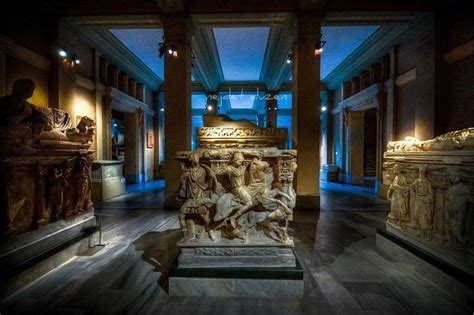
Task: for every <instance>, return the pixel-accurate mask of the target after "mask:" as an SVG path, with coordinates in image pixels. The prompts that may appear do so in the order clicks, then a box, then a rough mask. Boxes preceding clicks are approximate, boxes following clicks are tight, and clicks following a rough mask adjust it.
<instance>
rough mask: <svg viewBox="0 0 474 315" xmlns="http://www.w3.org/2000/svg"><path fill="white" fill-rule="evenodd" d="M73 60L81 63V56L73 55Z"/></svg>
mask: <svg viewBox="0 0 474 315" xmlns="http://www.w3.org/2000/svg"><path fill="white" fill-rule="evenodd" d="M72 61H73V62H74V63H75V64H76V65H78V64H80V63H81V60H79V57H77V56H76V55H74V57H72Z"/></svg>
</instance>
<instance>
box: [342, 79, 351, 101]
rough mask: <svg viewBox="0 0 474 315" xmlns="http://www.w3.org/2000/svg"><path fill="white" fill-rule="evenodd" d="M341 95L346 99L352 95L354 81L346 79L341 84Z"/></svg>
mask: <svg viewBox="0 0 474 315" xmlns="http://www.w3.org/2000/svg"><path fill="white" fill-rule="evenodd" d="M341 95H342V99H343V100H345V99H346V98H349V97H351V95H352V82H351V81H346V82H343V83H342V85H341Z"/></svg>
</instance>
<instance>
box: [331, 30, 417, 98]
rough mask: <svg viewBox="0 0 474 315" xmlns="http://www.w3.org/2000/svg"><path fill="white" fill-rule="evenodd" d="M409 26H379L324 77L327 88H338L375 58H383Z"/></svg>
mask: <svg viewBox="0 0 474 315" xmlns="http://www.w3.org/2000/svg"><path fill="white" fill-rule="evenodd" d="M408 27H409V26H408V24H403V25H384V26H381V27H379V29H378V30H376V31H375V32H374V33H373V34H372V35H371V36H369V38H367V39H366V40H365V41H364V42H363V43H362V44H361V45H360V46H359V47H358V48H357V49H356V50H354V51H353V52H352V53H351V54H350V55H349V56H348V57H347V58H345V59H344V60H343V61H342V62H341V63H340V64H339V65H337V67H336V68H334V70H332V71H331V72H330V73H329V74H328V75H327V76H326V77H325V78H324V83H326V85H327V89H330V90H334V89H336V88H338V87H339V85H340V84H341V83H342V82H343V81H344V80H346V79H347V78H352V77H353V76H355V75H358V74H359V72H360V71H362V70H363V69H365V68H368V67H369V66H370V64H371V63H373V62H374V61H375V60H377V59H380V58H382V57H383V55H385V54H387V53H388V51H389V49H391V47H393V46H394V45H396V44H397V43H399V41H400V38H401V37H402V35H403V34H404V33H405V32H406V31H407V29H408Z"/></svg>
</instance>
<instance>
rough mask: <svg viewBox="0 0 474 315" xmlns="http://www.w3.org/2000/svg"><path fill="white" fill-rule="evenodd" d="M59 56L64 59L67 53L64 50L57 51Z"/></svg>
mask: <svg viewBox="0 0 474 315" xmlns="http://www.w3.org/2000/svg"><path fill="white" fill-rule="evenodd" d="M58 54H59V56H61V57H64V58H66V57H67V52H66V51H65V50H64V49H59V51H58Z"/></svg>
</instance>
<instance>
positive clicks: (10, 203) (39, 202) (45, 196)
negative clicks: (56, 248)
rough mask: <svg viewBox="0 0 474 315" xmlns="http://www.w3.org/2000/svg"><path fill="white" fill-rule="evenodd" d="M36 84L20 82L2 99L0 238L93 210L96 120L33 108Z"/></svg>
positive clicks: (0, 100) (60, 111) (25, 81)
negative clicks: (73, 125) (74, 124)
mask: <svg viewBox="0 0 474 315" xmlns="http://www.w3.org/2000/svg"><path fill="white" fill-rule="evenodd" d="M34 89H35V84H34V82H33V81H31V80H29V79H20V80H17V81H15V83H14V84H13V92H12V94H11V95H9V96H5V97H2V98H0V105H1V106H0V114H1V115H0V116H1V117H0V122H1V124H0V183H1V186H0V201H1V204H0V206H1V207H0V229H1V230H0V236H3V237H10V236H13V235H18V234H21V233H24V232H28V231H31V230H34V229H36V228H38V227H41V226H43V225H46V224H49V223H51V222H54V221H57V220H60V219H67V218H70V217H72V216H74V215H76V214H78V213H79V212H84V211H90V210H92V209H93V208H92V202H91V200H90V191H91V155H92V154H93V151H92V150H90V147H91V144H92V140H93V137H94V134H95V122H94V120H92V119H90V118H88V117H85V116H84V117H82V119H81V120H80V122H79V124H78V125H77V127H76V128H70V127H71V126H70V117H69V114H68V113H66V112H64V111H62V110H59V109H55V108H53V109H51V108H41V107H38V106H35V105H33V104H30V103H28V102H27V99H28V98H30V97H31V96H32V94H33V90H34Z"/></svg>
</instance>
